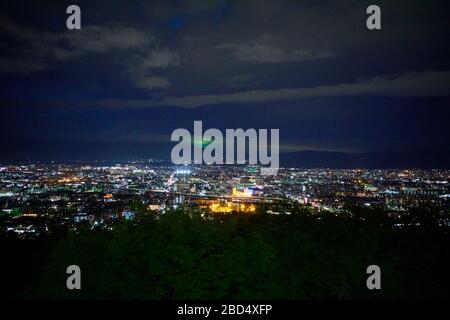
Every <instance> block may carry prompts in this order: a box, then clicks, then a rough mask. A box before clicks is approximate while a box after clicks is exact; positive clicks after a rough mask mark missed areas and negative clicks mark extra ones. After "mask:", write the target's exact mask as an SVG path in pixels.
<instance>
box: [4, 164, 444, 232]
mask: <svg viewBox="0 0 450 320" xmlns="http://www.w3.org/2000/svg"><path fill="white" fill-rule="evenodd" d="M0 176H1V185H0V187H1V188H0V204H1V208H2V214H1V218H2V233H3V234H5V233H16V234H17V235H18V236H19V237H21V238H33V237H36V236H38V235H40V234H42V233H44V234H45V233H46V232H49V230H51V229H52V226H59V225H64V226H66V227H67V228H76V226H77V224H78V223H88V224H89V226H90V227H91V228H110V227H112V225H113V224H114V223H115V222H117V221H121V220H133V219H134V218H135V216H136V215H137V214H138V215H139V214H149V215H154V216H155V217H158V216H160V215H163V214H164V213H165V212H168V211H171V210H175V209H184V210H186V211H189V212H198V213H199V214H201V216H202V217H203V218H205V219H212V218H213V217H214V216H216V215H218V216H220V215H223V214H256V213H257V212H259V211H260V209H262V208H264V210H265V211H266V212H267V213H269V214H274V215H279V214H287V215H289V214H291V212H289V211H287V210H286V209H285V208H284V209H283V210H280V209H281V208H282V204H286V203H292V204H295V205H298V206H299V207H302V208H305V209H307V210H308V211H310V212H311V213H319V212H330V213H333V214H335V215H339V214H341V213H346V212H347V213H348V212H349V213H351V211H348V205H350V204H351V205H359V206H362V207H366V208H378V209H382V210H385V211H386V214H387V215H389V216H392V217H395V219H398V223H396V224H395V227H398V228H401V227H406V226H407V225H405V224H404V222H402V221H403V219H402V216H408V214H409V213H410V210H412V209H415V208H420V207H434V208H437V210H438V211H437V213H438V214H439V216H440V219H439V220H438V223H439V226H440V227H442V228H447V227H449V226H450V220H448V219H449V218H450V217H449V215H448V212H449V211H450V185H449V179H450V171H448V170H361V169H347V170H344V169H342V170H337V169H297V168H282V169H281V170H280V171H279V174H278V175H277V176H276V177H275V178H274V177H270V176H269V177H264V176H261V175H260V174H259V170H258V168H255V167H249V166H240V167H238V166H231V167H230V166H200V167H179V168H176V167H173V166H171V165H169V166H167V165H163V163H162V161H157V160H148V161H134V162H130V163H126V164H116V165H110V166H107V165H101V164H96V165H54V164H53V165H44V164H37V165H24V166H3V167H0ZM410 223H413V224H414V225H416V224H417V225H420V222H419V221H413V222H410Z"/></svg>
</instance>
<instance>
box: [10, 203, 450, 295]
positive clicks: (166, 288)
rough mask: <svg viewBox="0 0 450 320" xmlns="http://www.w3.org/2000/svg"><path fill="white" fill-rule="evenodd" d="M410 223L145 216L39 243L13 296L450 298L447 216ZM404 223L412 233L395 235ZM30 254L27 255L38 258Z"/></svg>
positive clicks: (360, 213) (366, 217) (374, 213)
mask: <svg viewBox="0 0 450 320" xmlns="http://www.w3.org/2000/svg"><path fill="white" fill-rule="evenodd" d="M405 217H406V218H403V220H401V221H400V220H398V219H394V218H391V217H389V216H388V215H387V214H386V212H383V211H379V210H373V209H366V208H352V211H351V214H341V215H338V216H336V215H334V214H329V213H319V214H317V213H315V214H312V213H310V212H308V211H305V210H303V209H298V210H296V211H295V210H294V212H293V213H292V214H291V215H277V216H275V215H269V214H265V213H258V214H254V215H248V216H246V215H238V214H232V215H227V216H222V217H218V216H215V217H214V218H213V219H204V218H201V217H200V216H199V215H197V214H195V213H192V212H183V211H175V212H171V213H168V214H165V215H162V216H160V217H159V218H157V217H156V216H152V215H149V214H147V215H142V216H139V217H137V219H136V220H134V221H128V222H121V223H118V224H116V225H114V227H113V230H112V231H108V230H100V229H94V230H91V229H90V228H83V227H80V228H78V229H77V230H76V231H73V230H72V231H70V232H68V234H67V235H66V236H64V239H63V240H61V241H59V243H58V242H57V241H56V240H55V239H53V240H51V239H50V240H49V239H46V240H42V239H41V240H36V241H37V242H34V243H33V246H34V249H33V252H34V258H33V257H28V260H32V262H33V263H34V264H33V263H32V264H30V263H27V267H26V268H25V271H24V272H25V274H23V273H20V272H19V271H17V272H16V273H20V274H18V275H17V276H18V277H22V281H24V280H23V277H25V278H27V279H31V280H30V281H28V282H27V283H28V285H27V286H23V288H21V291H20V292H15V293H14V294H16V295H18V296H20V297H25V298H56V299H78V298H80V299H157V300H160V299H329V298H332V299H336V298H337V299H354V298H358V299H360V298H362V299H383V298H387V299H400V298H414V299H416V298H419V299H421V298H425V299H429V298H449V297H450V295H449V287H448V284H449V277H448V275H447V273H448V270H449V265H448V261H450V259H448V258H449V246H448V244H449V243H450V242H449V234H448V229H447V227H442V226H441V227H439V226H438V224H437V221H438V220H439V219H441V218H442V216H439V215H438V214H437V212H432V211H430V210H428V211H426V210H418V211H417V212H412V213H411V214H409V215H406V216H405ZM399 222H401V223H402V224H403V225H404V227H402V228H398V227H395V226H394V225H396V224H398V223H399ZM408 225H410V226H408ZM5 241H6V240H2V242H3V243H5ZM39 241H41V242H40V244H39ZM52 241H53V242H52ZM19 242H20V241H19ZM13 243H15V242H14V241H12V240H10V243H9V245H10V248H11V246H13ZM56 243H57V244H56ZM24 247H25V246H23V248H22V249H23V250H24V251H22V252H23V254H27V253H26V252H27V251H29V252H31V249H24ZM39 250H40V251H39ZM38 252H41V253H42V254H38ZM22 260H23V259H22ZM47 260H48V261H47ZM28 262H29V261H28ZM8 263H9V264H13V263H14V262H11V261H8ZM72 264H76V265H79V266H80V268H81V270H82V290H71V291H70V290H68V289H67V288H66V279H67V277H68V275H67V274H66V268H67V266H69V265H72ZM373 264H376V265H379V266H380V268H381V272H382V289H381V290H374V291H370V290H368V289H367V287H366V279H367V277H368V275H367V274H366V268H367V266H369V265H373ZM31 266H34V267H35V269H31ZM10 269H11V268H10ZM19 270H20V269H19ZM13 273H14V271H13ZM3 274H4V273H3ZM32 274H34V275H33V276H32ZM16 280H17V279H15V278H14V275H10V281H14V282H15V283H17V281H16Z"/></svg>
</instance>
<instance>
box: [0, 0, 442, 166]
mask: <svg viewBox="0 0 450 320" xmlns="http://www.w3.org/2000/svg"><path fill="white" fill-rule="evenodd" d="M70 4H77V5H79V6H80V7H81V11H82V29H81V30H67V28H66V18H67V16H68V15H67V14H66V8H67V6H68V5H70ZM370 4H377V5H379V6H380V7H381V10H382V30H373V31H371V30H368V29H367V28H366V18H367V16H368V15H367V14H366V8H367V7H368V5H370ZM0 8H1V10H0V39H1V43H2V46H1V51H0V82H1V86H0V102H1V106H0V118H1V125H0V134H1V138H0V150H1V151H0V162H21V161H38V160H41V161H48V160H58V161H64V160H67V161H68V160H86V159H107V160H117V161H119V160H128V159H133V158H137V157H147V156H158V157H166V158H168V157H169V156H170V148H171V146H173V143H171V142H170V134H171V132H172V131H173V130H174V129H176V128H187V129H189V130H191V131H192V130H193V121H194V120H202V121H203V127H204V128H205V129H206V128H219V129H225V128H244V129H246V128H255V129H258V128H267V129H271V128H278V129H280V144H281V152H283V154H285V155H290V157H291V158H292V157H293V155H296V156H297V158H296V159H298V161H299V165H301V154H302V151H305V150H306V151H308V155H309V156H311V152H313V153H314V154H315V156H314V157H313V158H314V159H319V158H318V157H319V156H322V157H325V156H328V157H330V158H329V159H331V160H330V161H331V163H332V161H333V160H332V159H334V158H333V157H334V156H335V155H336V153H339V154H347V155H352V156H355V155H358V154H361V153H374V154H377V157H378V158H377V159H380V158H379V157H385V158H391V157H392V158H395V157H396V156H394V155H398V154H399V153H401V154H404V155H405V156H404V157H405V158H407V159H409V160H410V161H413V160H417V161H418V162H408V165H410V166H421V165H423V163H425V164H426V165H427V166H429V167H434V166H436V167H438V166H439V167H442V166H443V165H444V166H445V165H446V164H450V161H449V160H450V157H449V154H450V140H449V137H450V126H449V125H448V122H449V119H450V108H449V107H450V91H449V84H450V32H449V31H450V19H449V12H450V11H449V5H448V1H436V0H430V1H425V0H423V1H378V0H377V1H364V0H355V1H279V0H270V1H260V0H253V1H200V0H190V1H188V0H187V1H112V0H110V1H76V2H72V1H53V2H48V1H3V2H2V3H1V4H0ZM316 155H319V156H317V157H316ZM380 155H383V156H380ZM430 155H433V156H432V157H429V156H430ZM282 157H283V155H282ZM402 159H403V158H402ZM310 160H311V159H310ZM419 160H420V161H419ZM311 161H312V162H314V160H311ZM380 161H381V160H380ZM399 161H400V160H399ZM427 161H428V162H427ZM400 162H401V161H400ZM400 162H399V163H397V164H398V165H401V163H400ZM313 164H314V163H312V164H310V165H313ZM372 165H374V166H377V165H376V164H372ZM379 166H390V164H389V163H388V162H385V161H381V162H380V163H379Z"/></svg>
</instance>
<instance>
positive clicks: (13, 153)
mask: <svg viewBox="0 0 450 320" xmlns="http://www.w3.org/2000/svg"><path fill="white" fill-rule="evenodd" d="M171 148H172V145H168V144H145V143H98V142H91V143H86V142H49V141H11V140H9V141H8V140H0V150H1V152H0V164H1V163H3V164H8V163H13V164H14V163H30V162H37V161H40V162H50V161H55V162H59V163H65V162H74V161H83V162H90V161H94V160H105V161H111V162H122V161H127V160H135V159H146V158H159V159H162V160H165V161H170V158H169V157H170V152H171ZM280 165H281V166H282V167H300V168H405V169H406V168H423V169H432V168H435V169H450V150H414V151H408V152H398V151H383V152H368V153H359V154H349V153H340V152H327V151H300V152H294V153H282V154H280Z"/></svg>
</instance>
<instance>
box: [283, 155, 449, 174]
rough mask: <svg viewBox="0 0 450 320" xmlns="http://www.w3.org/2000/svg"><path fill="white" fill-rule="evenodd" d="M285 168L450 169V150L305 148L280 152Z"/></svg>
mask: <svg viewBox="0 0 450 320" xmlns="http://www.w3.org/2000/svg"><path fill="white" fill-rule="evenodd" d="M280 164H281V166H283V167H304V168H341V169H342V168H367V169H374V168H392V169H395V168H405V169H407V168H411V169H412V168H422V169H449V168H450V151H448V150H446V151H436V150H433V151H430V150H419V151H409V152H397V151H385V152H368V153H358V154H349V153H339V152H327V151H301V152H294V153H288V154H281V155H280Z"/></svg>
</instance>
